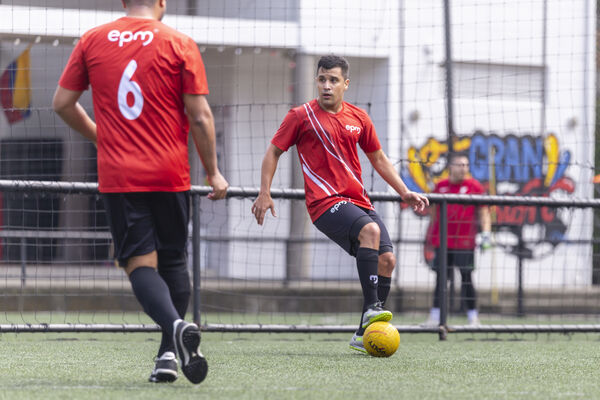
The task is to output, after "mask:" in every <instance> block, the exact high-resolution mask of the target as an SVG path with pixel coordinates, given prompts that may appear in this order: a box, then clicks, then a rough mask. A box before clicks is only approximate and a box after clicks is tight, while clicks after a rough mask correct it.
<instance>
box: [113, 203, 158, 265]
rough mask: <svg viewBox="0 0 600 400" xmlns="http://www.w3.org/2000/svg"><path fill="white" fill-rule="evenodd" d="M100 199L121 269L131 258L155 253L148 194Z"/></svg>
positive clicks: (152, 222)
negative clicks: (102, 202)
mask: <svg viewBox="0 0 600 400" xmlns="http://www.w3.org/2000/svg"><path fill="white" fill-rule="evenodd" d="M102 199H103V201H104V207H105V209H106V214H107V216H108V222H109V225H110V230H111V234H112V237H113V243H114V248H115V258H116V259H117V260H118V261H119V265H121V266H122V267H124V266H126V265H127V260H128V259H130V258H131V257H135V256H142V255H145V254H149V253H151V252H152V251H154V250H156V243H155V232H154V231H155V229H154V228H155V227H154V221H153V217H152V210H151V207H150V198H149V196H148V193H104V194H103V195H102Z"/></svg>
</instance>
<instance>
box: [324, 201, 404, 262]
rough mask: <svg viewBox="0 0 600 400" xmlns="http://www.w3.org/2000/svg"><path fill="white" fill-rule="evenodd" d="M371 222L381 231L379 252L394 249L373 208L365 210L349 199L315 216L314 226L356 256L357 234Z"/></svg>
mask: <svg viewBox="0 0 600 400" xmlns="http://www.w3.org/2000/svg"><path fill="white" fill-rule="evenodd" d="M371 222H375V223H377V225H379V230H380V231H381V233H380V235H379V254H383V253H387V252H392V251H394V248H393V246H392V241H391V240H390V235H389V233H388V231H387V229H386V227H385V225H384V224H383V221H382V220H381V218H379V215H377V213H376V212H375V211H373V210H366V209H364V208H361V207H358V206H356V205H354V204H352V203H350V202H349V201H340V202H338V203H336V204H335V205H334V206H333V207H331V208H330V209H329V210H327V211H325V212H324V213H323V215H321V216H320V217H319V218H317V220H316V221H315V226H316V227H317V229H318V230H320V231H321V232H323V233H324V234H325V235H327V237H328V238H329V239H331V240H333V241H334V242H336V243H337V244H338V245H339V246H340V247H341V248H342V249H344V250H346V252H347V253H348V254H350V255H351V256H356V251H357V250H358V247H359V245H360V243H359V241H358V234H359V232H360V230H361V229H362V228H363V227H364V226H365V225H367V224H368V223H371Z"/></svg>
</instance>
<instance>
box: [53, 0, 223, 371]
mask: <svg viewBox="0 0 600 400" xmlns="http://www.w3.org/2000/svg"><path fill="white" fill-rule="evenodd" d="M123 6H124V7H125V9H126V12H127V16H126V17H123V18H120V19H118V20H116V21H114V22H111V23H108V24H105V25H101V26H99V27H97V28H94V29H91V30H90V31H88V32H86V33H85V34H84V35H83V36H82V37H81V39H80V40H79V42H78V43H77V46H76V47H75V49H74V50H73V53H72V54H71V56H70V58H69V62H68V64H67V66H66V67H65V70H64V71H63V74H62V76H61V78H60V81H59V85H58V87H57V89H56V93H55V95H54V100H53V107H54V110H55V111H56V112H57V113H58V115H59V116H60V117H61V118H62V119H63V120H64V121H65V122H66V123H67V124H68V125H69V126H70V127H71V128H73V129H74V130H76V131H78V132H80V133H81V134H82V135H83V136H85V137H87V138H88V139H90V140H91V141H92V142H94V143H95V144H96V145H97V148H98V183H99V190H100V192H101V193H102V197H103V200H104V204H105V208H106V211H107V214H108V219H109V224H110V228H111V233H112V237H113V241H114V246H115V257H116V258H117V260H118V261H119V264H120V265H121V266H122V267H123V268H124V270H125V272H126V273H127V274H128V276H129V279H130V281H131V286H132V288H133V292H134V294H135V296H136V297H137V299H138V300H139V302H140V304H141V305H142V307H143V309H144V311H145V312H146V313H147V314H148V315H149V316H150V317H151V318H152V319H153V320H154V321H155V322H156V323H157V324H158V325H160V326H161V328H162V331H163V335H162V341H161V345H160V348H159V351H158V354H157V359H156V364H155V368H154V370H153V371H152V374H151V376H150V381H151V382H167V381H168V382H171V381H174V380H175V379H177V359H176V357H175V354H174V353H175V351H176V352H177V353H178V354H179V357H180V360H181V369H182V371H183V373H184V375H185V376H186V377H187V378H188V379H189V380H190V381H191V382H193V383H200V382H201V381H202V380H204V378H205V377H206V373H207V368H208V366H207V363H206V360H205V359H204V357H203V355H202V353H200V351H199V350H198V346H199V344H200V331H199V330H198V326H197V325H196V324H193V323H187V322H185V321H183V318H184V317H185V313H186V310H187V306H188V304H189V299H190V292H191V291H190V282H189V275H188V271H187V263H186V253H185V249H186V241H187V237H188V221H189V205H190V202H189V199H190V194H189V189H190V172H189V170H190V167H189V162H188V130H190V127H191V133H192V136H193V138H194V141H195V143H196V147H197V150H198V154H199V155H200V159H201V160H202V163H203V164H204V168H205V170H206V173H207V177H208V181H209V183H210V185H211V186H212V187H213V192H212V193H211V194H209V196H208V197H209V198H211V199H213V200H217V199H221V198H223V197H225V195H226V191H227V186H228V184H227V181H226V180H225V178H223V176H222V175H221V173H220V172H219V168H218V167H217V157H216V149H215V128H214V121H213V116H212V112H211V110H210V106H209V105H208V102H207V100H206V97H205V95H207V94H208V86H207V83H206V74H205V71H204V64H203V62H202V58H201V56H200V52H199V51H198V47H197V46H196V44H195V43H194V41H193V40H192V39H191V38H190V37H188V36H185V35H183V34H181V33H179V32H177V31H175V30H174V29H172V28H170V27H168V26H166V25H164V24H163V23H161V22H160V20H161V19H162V17H163V15H164V13H165V10H166V0H124V1H123ZM90 85H91V87H92V99H93V104H94V115H95V118H96V123H95V122H94V121H92V119H91V118H90V117H89V116H88V115H87V113H86V111H85V110H84V109H83V108H82V107H81V105H80V104H79V103H78V99H79V97H80V96H81V94H82V92H83V91H84V90H86V89H87V88H88V86H90Z"/></svg>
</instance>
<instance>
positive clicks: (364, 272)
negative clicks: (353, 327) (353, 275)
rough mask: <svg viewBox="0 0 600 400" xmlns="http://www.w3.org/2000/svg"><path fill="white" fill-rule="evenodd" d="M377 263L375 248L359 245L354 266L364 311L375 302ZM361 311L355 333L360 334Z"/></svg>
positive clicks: (361, 331) (361, 329)
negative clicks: (356, 271) (356, 270)
mask: <svg viewBox="0 0 600 400" xmlns="http://www.w3.org/2000/svg"><path fill="white" fill-rule="evenodd" d="M378 263H379V252H378V251H377V250H375V249H369V248H366V247H359V248H358V250H357V251H356V268H357V269H358V278H359V279H360V285H361V287H362V293H363V309H362V312H363V313H364V312H365V310H366V309H367V307H368V306H369V305H371V304H373V303H376V302H377V300H378V298H377V279H378V277H377V264H378ZM363 332H364V329H363V328H362V313H361V322H360V324H359V326H358V331H357V333H358V334H359V335H362V334H363Z"/></svg>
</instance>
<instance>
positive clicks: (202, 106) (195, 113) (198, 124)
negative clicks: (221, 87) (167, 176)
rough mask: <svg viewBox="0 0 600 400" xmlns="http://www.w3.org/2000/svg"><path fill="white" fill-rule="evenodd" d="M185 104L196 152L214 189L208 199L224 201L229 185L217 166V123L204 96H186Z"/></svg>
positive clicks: (184, 97)
mask: <svg viewBox="0 0 600 400" xmlns="http://www.w3.org/2000/svg"><path fill="white" fill-rule="evenodd" d="M183 102H184V104H185V111H186V114H187V116H188V120H189V121H190V132H191V134H192V137H193V138H194V143H195V144H196V150H197V151H198V155H199V156H200V160H201V161H202V165H204V169H205V170H206V176H207V179H208V183H209V185H210V186H212V188H213V191H212V193H210V194H209V195H208V198H209V199H211V200H219V199H222V198H224V197H225V195H226V194H227V188H228V187H229V183H227V180H226V179H225V178H224V177H223V175H221V172H220V171H219V167H218V166H217V150H216V136H215V123H214V118H213V114H212V111H211V110H210V105H209V104H208V101H207V100H206V96H204V95H195V94H184V95H183Z"/></svg>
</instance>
